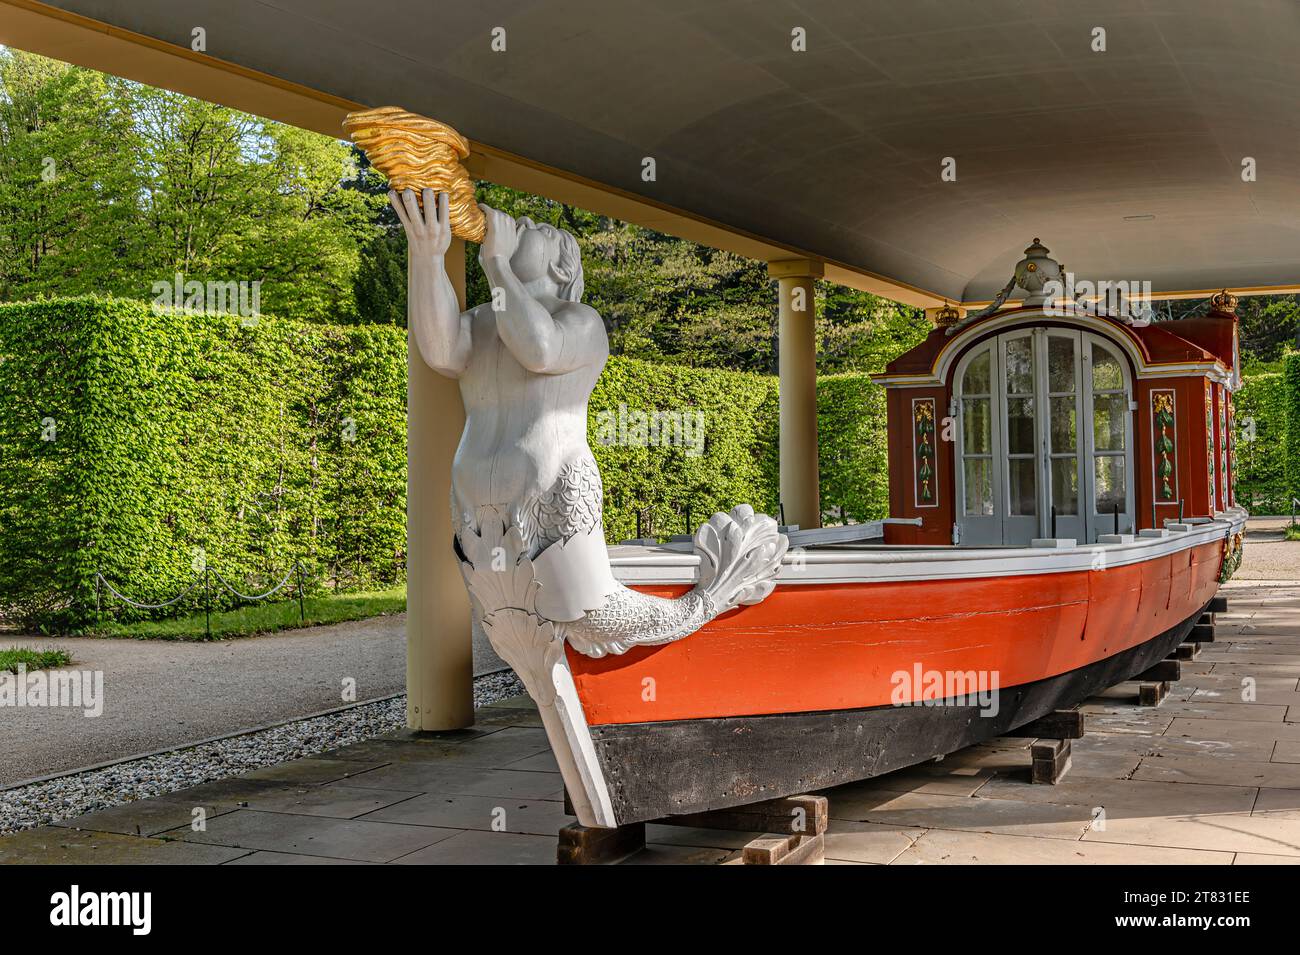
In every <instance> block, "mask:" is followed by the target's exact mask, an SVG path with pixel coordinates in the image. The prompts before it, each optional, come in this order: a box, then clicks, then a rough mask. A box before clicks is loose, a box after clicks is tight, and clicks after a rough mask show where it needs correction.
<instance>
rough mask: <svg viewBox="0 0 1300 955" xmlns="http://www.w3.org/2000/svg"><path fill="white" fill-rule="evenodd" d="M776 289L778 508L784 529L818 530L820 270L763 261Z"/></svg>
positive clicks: (801, 263)
mask: <svg viewBox="0 0 1300 955" xmlns="http://www.w3.org/2000/svg"><path fill="white" fill-rule="evenodd" d="M767 268H768V274H769V275H771V276H772V277H773V278H775V279H777V281H778V284H779V285H780V306H781V307H780V324H779V331H780V338H779V349H780V352H779V369H780V384H781V448H780V451H781V503H782V504H783V505H784V508H785V521H786V523H787V524H798V525H799V526H800V527H803V528H809V527H821V526H822V519H821V496H820V493H819V488H818V469H817V314H816V308H815V306H814V304H813V285H814V283H815V282H816V280H817V279H819V278H821V277H822V274H823V266H822V263H820V262H815V261H812V260H809V259H794V260H787V261H781V262H769V263H768V266H767Z"/></svg>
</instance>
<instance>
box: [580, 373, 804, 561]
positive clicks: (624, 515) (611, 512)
mask: <svg viewBox="0 0 1300 955" xmlns="http://www.w3.org/2000/svg"><path fill="white" fill-rule="evenodd" d="M776 400H777V398H776V381H775V379H772V378H768V377H764V376H762V375H752V374H746V373H744V372H729V371H717V370H709V369H699V368H683V367H678V366H673V365H655V364H651V363H649V362H644V361H638V360H635V359H630V358H618V357H615V358H611V359H610V360H609V362H608V364H606V366H605V371H604V373H603V374H601V376H600V379H599V381H597V383H596V388H595V390H594V391H593V393H592V396H591V403H590V405H589V417H588V422H587V435H588V440H589V442H590V444H591V446H592V451H593V452H594V454H595V456H596V463H597V464H598V465H599V466H600V471H601V478H602V480H603V482H604V486H605V534H606V536H607V537H608V539H610V540H611V541H618V540H625V539H627V538H630V537H633V536H634V535H635V534H636V530H637V519H636V515H637V511H638V510H639V511H640V512H641V529H642V533H645V534H651V533H653V534H657V535H659V536H661V537H662V536H667V535H670V534H683V533H687V521H686V518H687V515H688V512H689V516H690V520H691V523H692V524H695V525H698V524H700V523H702V522H703V521H704V519H705V518H706V517H707V516H708V515H709V514H711V513H713V512H714V511H715V510H728V509H730V508H732V507H734V506H735V505H737V504H744V503H748V504H752V505H753V506H754V507H755V509H757V510H762V511H766V512H768V513H775V512H776V507H777V490H776V489H777V487H778V485H779V480H778V472H777V425H778V417H777V404H776ZM655 422H657V425H656V424H655ZM640 426H643V427H640ZM691 531H692V532H693V531H694V528H693V527H692V528H691Z"/></svg>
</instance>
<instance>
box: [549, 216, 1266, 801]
mask: <svg viewBox="0 0 1300 955" xmlns="http://www.w3.org/2000/svg"><path fill="white" fill-rule="evenodd" d="M1031 263H1032V264H1033V265H1035V266H1036V268H1033V269H1026V266H1027V265H1030V264H1031ZM1054 270H1055V271H1054ZM1035 272H1037V273H1038V278H1040V279H1041V278H1042V277H1043V275H1044V274H1046V275H1048V276H1050V275H1053V274H1056V275H1059V274H1060V273H1059V266H1056V263H1055V262H1053V261H1052V260H1051V259H1049V258H1047V250H1046V249H1044V248H1043V247H1042V246H1040V245H1039V244H1038V242H1037V240H1035V242H1034V245H1032V246H1031V247H1030V248H1029V249H1027V250H1026V259H1025V260H1024V261H1022V262H1021V263H1020V265H1019V266H1018V267H1017V277H1018V278H1017V279H1015V280H1013V281H1016V282H1017V284H1020V286H1021V288H1024V289H1025V290H1026V291H1027V292H1028V293H1029V295H1028V297H1027V298H1026V300H1025V301H1023V302H1020V303H1018V304H1011V305H1007V303H1006V302H1005V301H999V302H996V303H995V304H994V305H993V306H991V307H990V308H989V309H986V310H985V312H984V313H982V314H977V315H973V316H969V317H966V318H964V319H963V318H961V317H960V316H959V315H958V314H957V313H956V312H955V310H953V311H950V312H948V313H946V314H943V315H941V316H940V324H939V326H938V327H936V328H935V330H934V331H933V332H932V333H931V334H930V336H929V337H928V339H927V340H926V341H925V342H924V343H922V344H921V345H920V346H918V347H917V348H915V349H913V350H912V351H911V352H908V353H907V354H905V355H903V356H901V357H900V358H899V359H898V360H896V361H895V362H893V363H892V364H891V365H890V366H889V368H888V370H887V371H886V372H885V373H884V374H882V375H880V376H878V380H879V381H880V383H881V384H883V385H884V386H885V387H886V388H887V389H888V398H889V403H888V408H889V442H890V444H889V453H890V508H891V511H892V513H893V515H894V518H895V519H894V520H891V521H890V522H887V523H884V524H883V526H880V525H877V526H876V527H874V528H870V529H869V530H872V531H878V532H882V533H883V542H879V541H875V542H869V543H864V542H861V541H859V542H844V541H843V539H844V538H846V537H851V536H853V530H854V529H853V528H848V529H845V528H827V529H825V530H822V531H811V532H808V531H802V532H799V534H797V535H795V536H796V537H797V538H800V537H801V538H802V540H801V541H800V542H797V546H795V547H793V548H792V549H791V550H790V551H789V552H787V553H786V554H785V556H784V557H783V558H782V563H781V567H780V573H779V576H778V577H777V578H776V586H775V589H774V591H773V592H772V593H771V594H770V595H769V596H767V597H766V599H764V600H762V601H761V602H760V603H758V604H756V605H754V606H742V607H738V608H737V609H734V610H731V611H729V612H727V613H725V614H723V615H721V616H719V617H717V618H716V619H714V620H712V621H711V622H709V623H707V624H705V625H704V626H703V627H701V628H700V629H699V630H697V631H696V632H694V633H692V634H691V635H690V636H689V637H688V638H686V639H681V640H677V641H675V642H671V643H667V644H664V645H661V646H634V647H633V648H632V649H630V650H628V651H627V652H626V653H622V654H621V655H616V654H607V655H604V656H599V657H594V658H593V657H592V656H590V655H587V654H585V653H583V652H579V651H578V650H577V649H575V647H574V646H573V645H568V646H566V648H565V655H566V661H565V664H566V665H565V666H564V667H561V668H560V669H564V670H567V672H568V674H569V675H570V678H571V687H570V686H569V685H568V684H567V683H566V682H565V680H564V679H561V680H560V681H559V682H561V683H565V685H566V688H567V692H568V694H569V706H568V708H567V709H566V708H565V707H564V706H561V707H560V711H561V714H562V718H563V723H564V727H565V730H564V734H563V738H562V740H561V743H560V748H564V747H566V746H567V747H569V748H570V750H571V752H572V753H573V754H574V760H575V766H574V767H573V768H574V769H576V770H577V774H576V775H575V774H574V772H573V771H572V770H571V772H570V774H569V776H570V777H572V778H574V779H577V778H579V777H580V779H581V783H580V785H581V786H582V788H583V790H584V792H583V796H584V798H583V799H582V800H575V803H576V804H580V805H579V815H580V817H582V818H581V821H582V822H584V823H586V824H589V825H603V826H611V825H620V824H626V823H632V822H637V821H643V820H650V819H655V818H659V817H663V816H667V815H672V814H679V813H695V812H700V811H705V810H710V809H719V808H725V807H730V806H736V805H741V804H745V803H749V802H754V801H757V800H763V799H768V798H773V797H778V796H784V795H790V794H794V793H799V792H806V791H810V790H815V789H819V788H822V787H827V786H833V785H836V784H840V783H845V782H849V781H852V780H858V779H863V778H866V777H870V776H874V775H878V774H880V773H886V772H889V771H891V770H895V769H899V768H902V767H905V766H909V765H912V764H915V763H919V762H921V761H923V760H927V759H930V758H932V757H935V756H940V755H943V754H946V753H950V752H953V751H954V750H957V749H960V748H962V747H965V746H969V745H971V744H973V743H978V742H980V741H982V740H987V739H990V738H993V737H996V736H999V735H1002V734H1005V733H1006V732H1008V731H1009V730H1011V729H1014V728H1016V727H1019V726H1023V725H1024V724H1026V723H1028V722H1030V721H1032V720H1035V719H1037V718H1039V717H1041V716H1044V715H1045V714H1047V713H1049V712H1051V711H1052V710H1054V709H1058V708H1061V707H1066V706H1071V705H1073V704H1076V703H1078V702H1080V701H1082V700H1083V699H1085V698H1087V697H1088V696H1090V695H1092V694H1094V693H1096V692H1097V691H1099V690H1101V689H1103V688H1106V687H1109V686H1112V685H1114V684H1116V683H1118V682H1121V681H1124V680H1126V679H1129V678H1131V677H1133V676H1134V675H1136V674H1139V673H1141V672H1143V671H1144V670H1147V669H1148V668H1149V667H1151V666H1152V665H1153V664H1155V663H1156V662H1157V661H1159V660H1161V659H1163V658H1164V657H1166V656H1168V655H1169V654H1170V653H1171V652H1172V651H1173V650H1174V648H1175V647H1176V646H1177V645H1178V644H1179V643H1180V642H1182V641H1183V639H1184V637H1185V636H1186V635H1187V634H1188V632H1189V631H1190V629H1191V627H1192V626H1193V625H1194V624H1195V623H1196V621H1197V620H1198V618H1199V617H1200V616H1201V614H1202V613H1203V612H1204V611H1205V610H1206V608H1207V606H1208V605H1209V604H1210V601H1211V599H1212V598H1213V597H1214V596H1215V594H1216V592H1217V590H1218V588H1219V585H1220V583H1221V582H1222V581H1223V580H1224V579H1226V577H1227V576H1228V575H1229V574H1230V573H1231V571H1232V569H1234V568H1235V566H1236V563H1237V561H1239V559H1240V547H1241V532H1242V529H1243V525H1244V521H1245V512H1244V511H1243V510H1242V509H1241V508H1239V507H1237V506H1236V503H1235V501H1234V499H1233V491H1232V442H1231V433H1232V420H1231V419H1232V416H1231V392H1232V390H1233V388H1234V387H1235V386H1236V383H1237V381H1238V375H1237V360H1236V341H1237V325H1236V318H1235V315H1234V313H1233V308H1234V306H1235V300H1234V299H1232V297H1231V296H1228V295H1226V294H1221V295H1219V296H1216V297H1215V299H1214V301H1213V303H1212V307H1211V310H1210V313H1209V315H1208V316H1206V317H1203V318H1198V319H1187V320H1183V321H1178V322H1164V323H1149V322H1147V321H1144V320H1143V317H1142V316H1141V315H1135V314H1133V313H1131V312H1129V311H1124V310H1115V309H1111V310H1109V311H1107V310H1105V309H1101V308H1098V307H1094V306H1092V305H1090V304H1088V303H1087V302H1074V301H1070V302H1068V303H1064V304H1061V303H1059V301H1057V300H1052V299H1049V298H1047V296H1046V295H1044V294H1043V289H1042V285H1041V283H1036V282H1035V276H1034V274H1033V273H1035ZM1010 288H1011V286H1010V285H1009V286H1008V289H1010ZM1042 410H1047V411H1048V413H1047V414H1042V413H1040V412H1041V411H1042ZM945 429H947V431H948V434H947V435H945V434H944V431H945ZM945 437H947V438H949V439H950V440H945ZM837 537H838V538H840V540H838V541H837V540H836V538H837ZM610 559H611V563H612V566H613V570H614V574H615V576H616V577H617V579H618V580H619V581H620V582H622V583H624V584H625V585H627V586H629V587H631V588H634V589H636V590H638V591H640V592H643V593H646V594H653V595H657V596H661V597H678V596H680V595H681V594H683V593H685V592H687V591H688V590H689V589H690V588H691V587H692V586H694V585H695V584H696V583H697V576H698V568H699V565H700V558H699V557H698V555H697V554H695V553H693V552H692V550H691V547H690V545H689V544H687V543H678V544H667V545H660V546H644V545H639V544H637V545H621V546H617V547H613V548H611V549H610ZM561 696H564V692H562V693H561ZM556 735H558V734H555V733H553V734H552V738H553V741H554V739H555V737H556ZM564 762H565V760H564V759H562V765H563V764H564ZM574 788H575V786H574V785H573V783H572V782H571V783H570V790H571V792H572V790H573V789H574ZM584 805H585V811H584Z"/></svg>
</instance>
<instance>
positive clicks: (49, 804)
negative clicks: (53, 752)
mask: <svg viewBox="0 0 1300 955" xmlns="http://www.w3.org/2000/svg"><path fill="white" fill-rule="evenodd" d="M523 692H524V688H523V685H522V684H521V683H520V682H519V679H518V678H517V677H516V676H515V675H514V673H512V672H510V671H509V670H507V671H505V672H502V673H493V674H488V675H486V676H479V677H476V678H475V680H474V705H475V706H476V707H477V706H485V705H487V704H488V703H495V702H497V701H498V700H503V699H506V698H507V697H511V696H517V695H519V694H520V693H523ZM405 725H406V697H405V696H398V697H394V698H392V699H389V700H380V701H378V702H375V703H365V704H362V705H360V706H354V707H350V708H348V709H346V710H342V711H340V712H337V713H330V714H327V715H324V716H317V717H313V718H311V719H305V720H297V721H294V722H291V723H286V724H284V725H282V726H274V727H271V728H270V729H266V730H260V731H258V732H254V733H246V734H244V735H242V736H233V737H230V738H228V739H222V740H216V741H213V742H210V743H202V744H200V745H198V746H194V747H191V748H189V749H181V750H173V751H171V752H167V753H159V754H158V755H156V756H146V757H144V758H143V759H137V760H132V761H130V762H123V763H116V764H114V765H112V766H106V767H104V768H102V769H92V770H88V771H86V772H83V773H77V774H75V775H71V776H61V777H59V778H57V779H51V780H47V781H45V782H40V783H32V784H30V785H27V786H20V787H18V788H15V789H8V790H4V791H0V833H5V832H13V831H15V830H18V829H30V828H33V827H35V826H41V825H45V824H47V823H50V822H54V821H56V820H59V819H66V818H68V817H70V816H78V815H81V814H82V813H85V812H94V811H95V810H99V809H107V808H109V807H110V806H117V805H121V804H122V803H125V802H131V801H133V800H136V799H144V798H147V797H150V796H161V795H163V794H164V793H169V792H175V791H176V790H178V789H185V788H188V787H190V786H197V785H198V784H199V783H204V782H208V781H211V780H217V779H226V778H228V777H230V776H238V775H240V774H241V773H246V772H249V771H251V770H254V769H257V768H259V767H262V766H270V765H274V764H276V763H280V762H284V761H287V760H291V759H298V758H300V757H303V756H311V755H313V754H315V753H320V752H323V751H325V750H327V749H333V748H335V747H337V746H346V745H348V744H349V743H359V742H362V741H363V740H367V739H371V738H373V737H375V736H378V735H380V734H382V733H387V732H390V731H392V730H395V729H400V728H401V727H403V726H405Z"/></svg>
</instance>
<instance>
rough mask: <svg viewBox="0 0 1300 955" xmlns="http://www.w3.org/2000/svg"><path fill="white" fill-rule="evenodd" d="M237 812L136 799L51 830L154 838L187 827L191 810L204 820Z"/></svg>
mask: <svg viewBox="0 0 1300 955" xmlns="http://www.w3.org/2000/svg"><path fill="white" fill-rule="evenodd" d="M238 808H240V807H239V804H238V803H236V802H212V801H207V802H195V801H194V800H192V799H184V798H179V797H178V796H164V797H159V798H157V799H139V800H136V801H134V802H128V803H123V804H122V805H120V806H113V807H111V808H108V809H100V810H98V811H96V812H88V813H84V814H83V815H80V816H73V817H72V818H70V819H62V820H60V821H58V822H56V823H54V825H55V826H61V827H64V828H70V829H85V830H90V831H93V832H116V833H120V834H122V835H126V836H156V835H157V834H158V833H160V832H166V831H167V830H168V829H175V828H177V827H179V826H188V825H190V824H191V823H192V822H193V821H194V818H195V810H196V809H202V810H203V814H204V815H205V816H206V818H208V819H212V818H214V817H216V816H219V815H221V814H222V813H227V812H234V811H235V810H236V809H238Z"/></svg>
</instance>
